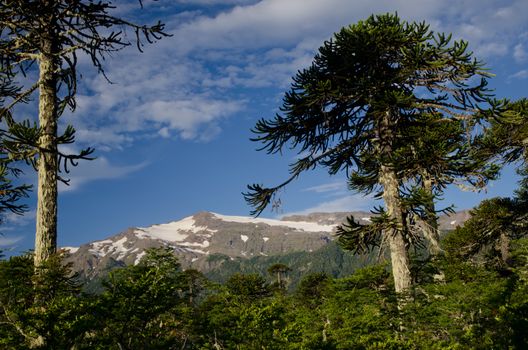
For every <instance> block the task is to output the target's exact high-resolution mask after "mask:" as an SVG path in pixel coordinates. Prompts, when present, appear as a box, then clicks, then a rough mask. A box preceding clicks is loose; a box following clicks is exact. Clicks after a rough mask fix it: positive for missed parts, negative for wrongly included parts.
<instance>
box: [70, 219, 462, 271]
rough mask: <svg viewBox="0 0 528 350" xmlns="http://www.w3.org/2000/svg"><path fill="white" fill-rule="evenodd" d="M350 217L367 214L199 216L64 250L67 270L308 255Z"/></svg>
mask: <svg viewBox="0 0 528 350" xmlns="http://www.w3.org/2000/svg"><path fill="white" fill-rule="evenodd" d="M349 215H353V216H354V217H355V218H356V220H358V221H359V222H361V223H368V222H369V220H370V216H371V215H372V214H370V213H367V212H353V213H351V212H347V213H345V212H341V213H313V214H309V215H292V216H287V217H283V218H282V219H281V220H275V219H262V218H252V217H243V216H226V215H221V214H216V213H210V212H200V213H197V214H195V215H193V216H189V217H186V218H184V219H181V220H179V221H173V222H170V223H166V224H159V225H153V226H149V227H144V228H141V227H137V228H129V229H127V230H126V231H124V232H121V233H119V234H117V235H114V236H111V237H109V238H107V239H104V240H100V241H95V242H91V243H87V244H84V245H81V246H80V247H65V248H64V249H66V250H68V251H69V252H70V256H69V258H68V260H69V261H71V262H72V263H73V268H74V270H76V271H79V272H81V274H82V275H84V276H85V277H87V278H93V277H95V276H97V275H99V274H101V273H104V271H105V270H108V269H111V268H114V267H116V266H123V265H128V264H137V263H138V262H139V261H140V259H141V258H142V257H143V256H144V255H145V250H146V249H148V248H153V247H163V246H166V247H170V248H171V249H173V250H174V253H175V254H176V255H177V256H178V258H179V260H180V262H181V264H182V266H183V267H184V268H189V267H192V268H195V269H198V270H200V271H203V272H207V271H211V270H215V269H217V268H218V267H219V265H221V264H224V263H225V262H226V260H229V259H230V260H235V259H236V260H239V259H250V258H254V257H268V256H278V255H284V254H287V253H293V252H313V251H316V250H318V249H320V248H322V247H324V246H326V245H327V244H328V243H329V242H331V241H332V240H333V239H334V231H335V229H336V226H337V225H338V224H340V223H341V222H343V220H344V219H345V218H346V217H347V216H349ZM467 216H468V214H467V213H465V212H461V213H457V214H454V215H453V216H451V217H443V218H441V219H440V224H441V228H443V229H452V228H454V227H455V226H456V225H457V224H459V223H461V222H463V221H465V220H466V219H467Z"/></svg>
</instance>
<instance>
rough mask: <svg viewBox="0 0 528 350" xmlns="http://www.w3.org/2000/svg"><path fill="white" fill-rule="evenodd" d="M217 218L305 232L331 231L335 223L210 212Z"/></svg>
mask: <svg viewBox="0 0 528 350" xmlns="http://www.w3.org/2000/svg"><path fill="white" fill-rule="evenodd" d="M211 214H213V216H214V217H216V218H217V219H220V220H222V221H226V222H237V223H241V224H248V223H249V224H256V223H261V224H266V225H269V226H283V227H284V226H285V227H290V228H293V229H296V230H301V231H306V232H332V231H334V229H335V227H336V226H337V225H322V224H318V223H316V222H304V221H282V220H275V219H262V218H251V217H246V216H227V215H221V214H216V213H211Z"/></svg>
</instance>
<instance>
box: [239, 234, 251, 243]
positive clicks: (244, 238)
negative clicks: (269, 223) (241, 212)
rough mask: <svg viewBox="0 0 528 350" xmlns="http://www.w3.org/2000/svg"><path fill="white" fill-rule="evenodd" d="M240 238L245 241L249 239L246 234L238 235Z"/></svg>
mask: <svg viewBox="0 0 528 350" xmlns="http://www.w3.org/2000/svg"><path fill="white" fill-rule="evenodd" d="M240 239H241V240H243V241H244V242H247V240H248V239H249V237H248V236H246V235H240Z"/></svg>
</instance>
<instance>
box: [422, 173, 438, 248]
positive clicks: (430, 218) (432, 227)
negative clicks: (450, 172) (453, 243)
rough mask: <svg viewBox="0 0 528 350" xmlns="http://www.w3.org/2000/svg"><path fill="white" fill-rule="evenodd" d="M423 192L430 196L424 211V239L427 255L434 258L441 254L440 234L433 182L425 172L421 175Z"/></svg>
mask: <svg viewBox="0 0 528 350" xmlns="http://www.w3.org/2000/svg"><path fill="white" fill-rule="evenodd" d="M422 181H423V186H424V190H425V191H426V192H427V194H429V195H431V200H430V201H429V203H427V204H426V206H425V210H426V213H427V222H426V224H427V227H426V228H425V229H424V235H425V238H426V239H427V240H428V241H429V254H431V255H432V256H436V255H438V254H440V253H442V248H440V243H439V242H440V234H439V231H438V216H436V208H435V203H434V198H433V180H432V179H431V177H430V176H429V174H427V171H425V172H424V174H423V175H422Z"/></svg>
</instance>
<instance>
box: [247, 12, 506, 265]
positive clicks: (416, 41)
mask: <svg viewBox="0 0 528 350" xmlns="http://www.w3.org/2000/svg"><path fill="white" fill-rule="evenodd" d="M467 47H468V43H467V42H465V41H452V40H451V36H450V35H445V34H436V33H434V32H432V31H431V30H430V29H429V27H428V26H427V25H426V24H425V23H406V22H403V21H401V20H400V19H399V17H398V16H397V15H392V14H385V15H379V16H374V15H373V16H371V17H369V18H368V19H367V20H365V21H360V22H358V23H357V24H354V25H351V26H349V27H346V28H343V29H342V30H341V31H340V32H338V33H336V34H335V35H334V38H333V39H332V40H329V41H327V42H325V43H324V44H323V46H322V47H321V48H320V49H319V52H318V54H317V55H316V56H315V58H314V61H313V63H312V65H311V66H310V67H309V68H306V69H304V70H301V71H299V72H298V73H297V75H296V76H295V77H294V78H293V83H292V87H291V89H290V90H289V91H288V92H287V93H286V94H285V96H284V99H283V104H282V106H281V112H282V113H280V114H277V115H276V116H275V118H273V119H270V120H266V119H261V120H259V121H258V122H257V124H256V126H255V128H254V130H253V131H254V133H255V134H256V137H255V138H254V139H253V140H254V141H257V142H261V143H262V144H263V146H262V148H261V150H265V151H267V152H268V153H279V152H281V151H282V150H283V149H285V148H287V147H288V148H292V149H295V150H297V151H298V152H299V154H302V156H301V157H300V158H299V160H298V161H296V162H295V163H293V164H292V165H291V167H290V177H289V178H288V179H287V180H286V181H285V182H283V183H282V184H279V185H278V186H275V187H271V188H267V187H264V186H262V185H260V184H253V185H250V186H248V189H249V191H248V192H247V193H245V194H244V196H245V198H246V200H247V202H248V203H249V204H251V205H252V206H253V207H254V208H255V209H254V210H253V211H252V214H254V215H259V214H260V213H261V212H262V211H263V210H264V208H265V207H266V206H267V205H268V204H269V203H270V201H271V200H272V199H273V196H274V195H275V194H276V193H277V191H278V190H280V189H281V188H283V187H284V186H286V185H287V184H288V183H290V182H291V181H293V180H294V179H295V178H297V177H298V176H300V174H301V173H303V172H305V171H307V170H310V169H313V168H315V167H317V166H320V167H324V168H326V169H327V170H328V172H329V173H330V174H336V173H338V172H340V171H345V172H346V174H347V176H348V179H349V183H350V188H351V189H352V190H353V191H356V192H361V193H372V192H375V193H377V195H378V196H379V197H382V198H383V199H384V202H385V206H386V208H385V209H386V211H387V215H386V217H385V219H386V222H385V223H381V222H380V223H376V224H374V225H378V224H379V225H381V226H380V227H379V229H382V228H383V229H385V231H384V234H383V235H380V234H376V232H379V230H376V228H375V227H370V228H366V227H365V230H367V231H371V232H370V233H368V234H367V233H365V235H363V236H362V237H368V238H369V239H368V240H366V241H365V240H364V241H363V243H367V242H368V243H369V244H374V245H379V244H381V242H380V240H381V239H382V238H383V237H385V238H387V239H388V240H390V237H400V238H401V239H400V238H399V242H398V243H397V245H398V247H399V248H398V250H399V251H400V253H398V254H400V255H401V254H402V253H401V252H402V244H404V243H405V248H404V249H408V248H409V245H410V244H411V243H412V242H413V241H416V240H414V239H413V237H412V235H411V234H410V233H411V232H412V229H409V228H406V227H405V226H407V225H408V223H409V222H410V221H409V220H411V221H413V220H414V221H416V217H413V216H412V215H409V207H411V206H412V207H414V208H418V207H419V205H418V204H420V203H417V202H418V201H419V200H420V201H422V204H421V205H422V206H423V205H426V203H424V202H423V201H424V200H425V197H427V196H429V199H430V198H431V196H432V195H431V193H429V194H424V193H420V191H417V190H415V189H413V185H416V184H417V183H419V182H420V181H421V180H420V178H421V176H423V174H422V173H421V171H422V170H426V171H428V175H430V176H431V177H432V178H433V179H438V180H436V181H438V182H437V188H441V186H444V185H445V184H447V183H450V182H453V181H455V177H459V176H464V177H468V178H469V177H470V175H471V174H470V172H477V171H478V167H477V166H468V165H467V163H465V160H467V156H466V155H465V154H462V153H461V152H462V151H459V152H457V151H454V150H456V149H457V148H460V147H461V141H463V140H466V139H464V138H463V137H461V136H460V135H459V134H458V132H459V131H462V130H463V131H465V132H468V133H469V135H470V134H471V127H472V126H473V125H474V123H475V122H474V115H476V114H478V113H480V114H479V115H481V116H488V115H490V114H494V113H495V109H499V108H500V107H501V102H498V101H494V100H492V99H491V97H492V95H491V94H490V92H489V90H488V89H487V78H488V77H490V74H489V73H488V72H487V71H486V69H485V68H484V66H483V63H482V62H480V61H478V60H476V59H475V58H473V56H472V54H471V53H470V52H468V51H467ZM490 106H491V108H490ZM485 109H489V111H486V112H483V111H484V110H485ZM441 123H446V126H442V125H441ZM436 124H438V126H437V125H436ZM428 128H429V130H427V129H428ZM449 128H452V129H453V130H452V131H450V132H451V133H452V135H450V137H449V138H448V140H447V141H446V138H445V135H443V134H442V133H443V132H444V131H445V130H448V129H449ZM426 130H427V132H425V131H426ZM454 131H456V132H454ZM417 134H418V135H423V137H422V138H421V140H420V139H419V140H416V139H415V137H416V135H417ZM419 142H423V143H425V142H427V143H432V144H433V145H434V146H432V147H437V148H438V150H434V152H433V153H432V154H429V153H427V152H426V150H422V149H419V150H418V147H420V145H419ZM413 149H414V153H413ZM417 150H418V151H417ZM464 152H465V151H464ZM422 157H423V158H424V159H423V160H420V161H419V162H417V160H418V159H419V158H422ZM451 158H453V159H451ZM455 164H456V165H455ZM432 165H436V166H437V167H436V168H434V167H431V166H432ZM468 170H469V171H468ZM478 176H480V175H478ZM428 202H430V200H429V201H428ZM422 211H423V210H422ZM382 218H383V216H382ZM349 224H350V227H353V229H352V231H354V230H356V229H357V228H358V227H357V225H356V224H354V223H353V221H352V222H349ZM345 231H346V227H343V228H342V232H343V233H344V232H345ZM356 233H357V232H356ZM354 234H355V233H354ZM360 236H361V235H360ZM360 236H358V237H360ZM358 237H356V238H358ZM376 237H378V238H376ZM402 240H403V241H404V243H403V242H402ZM356 242H357V243H358V244H359V241H358V240H356ZM365 249H366V247H364V248H360V250H361V251H363V250H365ZM402 259H403V260H405V258H402ZM403 260H402V261H403ZM393 263H394V261H393ZM403 264H404V265H405V263H404V262H403ZM402 269H403V270H405V269H406V267H403V268H402Z"/></svg>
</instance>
